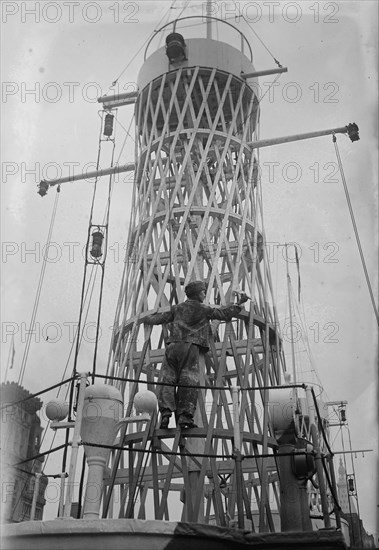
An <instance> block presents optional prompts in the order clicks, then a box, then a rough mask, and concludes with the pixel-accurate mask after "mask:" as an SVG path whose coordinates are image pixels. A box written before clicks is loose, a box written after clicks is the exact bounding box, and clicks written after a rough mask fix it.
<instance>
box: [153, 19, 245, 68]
mask: <svg viewBox="0 0 379 550" xmlns="http://www.w3.org/2000/svg"><path fill="white" fill-rule="evenodd" d="M194 19H197V20H198V21H197V22H195V23H194V24H189V25H182V22H183V21H186V22H188V21H189V20H194ZM208 21H211V22H212V21H217V22H219V23H221V24H223V25H226V26H227V27H229V28H231V29H232V30H233V31H235V32H236V33H237V34H238V35H239V41H240V44H241V53H242V54H244V53H245V47H247V52H248V55H247V57H248V59H249V60H250V61H251V63H252V62H253V52H252V49H251V46H250V44H249V41H248V40H247V38H246V36H245V35H244V34H243V32H241V31H240V30H239V29H238V28H237V27H235V26H234V25H232V24H231V23H229V22H228V21H224V20H223V19H219V18H218V17H211V16H210V15H189V16H187V17H180V18H179V19H175V20H174V21H169V22H168V23H166V24H165V25H163V26H162V27H160V28H159V29H157V30H156V31H154V34H153V36H152V37H151V38H150V40H149V42H148V43H147V46H146V49H145V55H144V61H146V59H147V57H148V51H149V48H150V46H151V44H152V43H153V42H154V40H155V39H157V38H158V40H159V41H160V40H161V39H162V36H161V35H162V34H163V33H167V34H170V33H172V32H179V30H180V29H186V28H187V29H188V28H191V27H195V26H196V27H199V29H201V28H202V27H203V23H204V22H208ZM207 39H208V40H210V38H208V37H207Z"/></svg>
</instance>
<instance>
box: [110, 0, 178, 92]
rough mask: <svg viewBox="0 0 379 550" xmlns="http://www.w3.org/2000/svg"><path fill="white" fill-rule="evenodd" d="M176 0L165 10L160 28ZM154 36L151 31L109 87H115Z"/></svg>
mask: <svg viewBox="0 0 379 550" xmlns="http://www.w3.org/2000/svg"><path fill="white" fill-rule="evenodd" d="M175 2H176V0H173V2H172V3H171V6H170V7H169V8H168V9H167V10H166V11H165V13H164V14H163V17H162V18H161V19H160V21H159V23H158V25H157V26H158V28H159V26H160V25H161V23H162V21H163V20H164V19H165V17H166V16H167V14H168V13H169V11H170V9H171V8H172V6H173V5H174V4H175ZM152 36H153V33H150V34H149V35H148V37H147V39H146V40H145V42H144V43H143V44H142V46H141V47H140V48H139V50H138V51H137V52H136V53H135V54H134V55H133V57H132V58H131V60H130V61H129V63H127V65H126V66H125V67H124V68H123V70H122V71H121V73H120V74H119V75H118V77H117V78H116V79H115V80H114V81H113V82H112V84H111V86H109V88H113V87H114V86H116V84H117V82H118V80H119V79H120V78H121V77H122V75H123V74H124V73H125V71H126V69H128V68H129V67H130V65H131V64H132V63H133V61H134V60H135V58H136V57H137V55H138V54H139V53H140V51H141V50H142V48H143V47H144V46H145V45H146V44H147V43H148V42H149V40H150V39H151V38H152Z"/></svg>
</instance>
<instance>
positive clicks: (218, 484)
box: [105, 39, 282, 531]
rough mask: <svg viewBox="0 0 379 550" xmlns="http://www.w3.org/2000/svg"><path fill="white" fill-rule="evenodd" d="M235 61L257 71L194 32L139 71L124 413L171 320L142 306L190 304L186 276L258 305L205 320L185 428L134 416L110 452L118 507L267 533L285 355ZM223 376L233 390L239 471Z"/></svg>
mask: <svg viewBox="0 0 379 550" xmlns="http://www.w3.org/2000/svg"><path fill="white" fill-rule="evenodd" d="M242 70H243V71H245V72H246V73H249V72H250V73H251V72H252V71H253V70H254V68H253V66H252V64H251V60H249V59H248V58H247V57H245V56H244V55H243V54H242V53H241V52H240V51H238V50H236V49H235V48H233V47H231V46H228V45H226V44H223V43H219V42H215V41H212V40H203V39H200V40H195V39H191V40H187V41H186V59H185V60H184V61H181V62H178V63H172V62H170V61H169V60H168V58H167V56H166V54H165V51H164V49H163V48H161V49H160V50H158V51H157V52H155V53H154V54H153V55H152V56H151V57H150V58H148V60H147V61H146V62H145V64H144V66H143V68H142V70H141V73H140V78H139V86H140V92H139V94H138V99H137V103H136V137H137V151H136V173H135V183H134V192H133V202H132V207H131V221H130V229H129V236H128V253H127V258H126V265H125V272H124V278H123V283H122V287H121V292H120V298H119V302H118V308H117V318H116V326H117V327H118V328H117V330H116V332H115V335H114V340H113V344H112V353H111V361H110V368H109V373H110V374H111V375H113V376H116V377H122V378H125V379H126V381H125V382H120V383H119V387H120V388H121V389H122V391H124V393H125V401H126V402H128V408H127V414H130V413H131V410H132V398H133V396H134V394H135V392H136V391H137V390H138V389H145V388H146V387H148V388H149V389H153V390H155V385H154V384H155V383H156V382H157V381H159V380H160V378H159V376H160V366H161V363H162V360H163V357H164V340H165V327H164V326H163V327H162V326H154V327H153V328H151V327H149V328H144V326H143V324H142V323H141V321H143V318H144V316H145V315H147V314H151V313H152V312H153V311H165V310H166V309H168V308H169V307H170V306H172V305H174V304H177V303H178V302H180V301H182V300H184V299H185V295H184V286H185V285H186V284H187V283H189V282H190V281H191V280H198V279H202V280H204V281H206V282H207V283H208V291H207V296H206V303H211V304H212V303H214V304H216V305H217V304H221V305H222V304H228V303H231V302H232V301H233V300H234V294H233V292H234V291H237V290H244V291H245V292H246V293H247V294H248V295H249V296H251V297H252V301H251V302H250V304H251V305H250V309H249V310H248V309H246V310H245V311H242V312H241V314H240V315H239V317H238V318H237V319H235V320H233V321H231V322H228V323H220V322H213V326H212V333H213V334H212V339H211V351H210V353H208V354H205V355H204V356H202V386H204V388H203V389H202V390H201V391H200V398H199V403H198V411H197V424H198V426H199V427H198V428H195V429H192V430H187V431H186V432H183V433H181V432H180V430H179V429H175V428H171V429H168V430H159V429H155V430H154V428H153V427H150V428H149V429H147V428H146V429H145V427H144V426H141V425H140V426H137V428H136V427H134V428H133V429H134V430H135V431H134V432H133V431H130V432H128V433H127V434H126V435H125V436H124V435H123V436H122V438H121V441H122V440H123V444H124V445H125V452H122V453H119V455H123V456H122V457H120V456H118V458H117V457H116V458H115V459H114V461H113V469H114V475H113V477H114V479H115V484H116V485H119V488H120V491H119V494H120V500H121V506H120V507H119V508H120V510H119V512H114V513H119V514H120V516H121V517H125V516H126V517H140V518H147V517H150V518H155V519H173V520H177V519H180V518H182V519H183V520H186V521H196V522H205V523H216V524H218V525H228V524H233V522H235V523H236V522H237V516H238V514H237V512H238V511H239V522H241V515H242V516H243V518H244V519H243V521H245V522H247V523H248V525H249V526H251V528H252V529H253V530H256V531H258V530H262V531H264V530H274V521H273V517H272V511H274V512H275V513H276V512H277V510H278V491H277V487H276V484H277V480H278V478H277V472H276V466H275V460H274V457H273V455H272V456H267V455H270V454H271V452H272V448H273V447H275V446H276V441H275V439H274V437H273V434H272V433H271V430H270V428H269V419H268V414H267V407H266V404H267V390H265V389H264V387H266V386H267V385H277V384H279V383H280V381H281V374H280V372H281V370H282V366H281V363H282V353H281V346H280V340H279V337H278V335H277V332H276V319H275V313H274V307H273V301H272V297H271V281H270V274H269V265H268V262H267V261H266V254H265V250H264V246H263V233H262V229H260V226H261V225H262V224H261V220H262V216H261V206H262V205H261V195H260V192H259V185H260V182H259V178H258V160H257V158H256V156H255V154H254V151H253V150H252V149H251V147H249V146H248V145H247V143H248V142H251V141H253V140H254V139H256V126H257V120H258V117H259V102H258V98H257V97H256V95H255V93H254V91H253V89H252V87H250V86H249V85H248V84H247V83H246V81H245V80H244V79H243V78H242V77H241V71H242ZM131 380H132V381H131ZM133 381H135V382H133ZM142 381H144V382H146V381H147V382H148V386H146V384H143V385H142V384H141V382H142ZM231 386H239V387H240V388H241V394H240V416H239V418H240V428H241V440H242V443H241V452H242V455H244V456H245V457H247V458H244V460H243V461H242V462H241V468H240V466H238V467H237V466H236V460H235V459H236V454H235V449H234V447H233V445H234V435H233V424H234V422H233V417H232V410H231V401H232V400H231V393H230V387H231ZM131 429H132V428H131ZM147 433H148V434H149V435H148V436H147V435H146V434H147ZM144 449H145V450H146V451H148V452H146V454H145V455H144V459H143V460H141V458H140V454H141V451H142V450H144ZM261 455H264V457H261ZM116 470H117V471H116ZM241 470H242V473H238V472H241ZM238 477H239V479H238ZM137 479H138V481H137V482H136V480H137ZM131 480H133V483H131ZM108 484H112V482H111V478H110V479H109V480H108ZM114 491H116V489H114ZM108 500H109V499H108ZM114 500H116V499H114ZM132 501H133V505H131V504H130V505H128V504H127V503H128V502H132ZM108 508H109V507H108V506H106V510H105V514H106V513H108ZM241 511H242V512H241Z"/></svg>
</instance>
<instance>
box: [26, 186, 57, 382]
mask: <svg viewBox="0 0 379 550" xmlns="http://www.w3.org/2000/svg"><path fill="white" fill-rule="evenodd" d="M59 196H60V186H59V185H58V187H57V193H56V195H55V200H54V206H53V212H52V215H51V220H50V227H49V231H48V236H47V242H46V246H45V249H46V252H45V254H43V261H42V267H41V273H40V277H39V281H38V286H37V293H36V297H35V300H34V305H33V311H32V317H31V319H30V329H29V330H28V336H27V339H26V345H25V349H24V354H23V357H22V361H21V368H20V374H19V377H18V384H20V385H22V381H23V378H24V374H25V368H26V363H27V360H28V355H29V348H30V344H31V341H32V335H33V327H34V323H35V319H36V315H37V310H38V306H39V300H40V297H41V290H42V284H43V280H44V277H45V271H46V264H47V258H48V254H49V246H50V242H51V236H52V234H53V228H54V222H55V217H56V213H57V208H58V201H59Z"/></svg>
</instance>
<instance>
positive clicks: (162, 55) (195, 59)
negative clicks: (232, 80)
mask: <svg viewBox="0 0 379 550" xmlns="http://www.w3.org/2000/svg"><path fill="white" fill-rule="evenodd" d="M188 19H191V20H192V19H200V20H202V19H203V18H202V17H198V16H191V17H184V18H182V19H178V20H177V21H174V22H170V23H168V24H166V25H164V26H163V27H161V28H160V29H159V30H157V31H156V33H155V35H154V36H153V37H152V39H151V40H150V42H149V43H148V45H147V47H146V52H145V62H144V64H143V65H142V67H141V69H140V72H139V74H138V78H137V83H138V88H139V90H143V89H144V88H145V86H147V84H149V83H150V82H151V81H152V80H154V79H156V78H158V77H160V76H161V75H163V74H165V73H169V72H171V71H175V70H177V69H179V68H192V67H202V68H206V69H217V70H218V71H222V72H224V73H229V74H233V75H234V76H236V77H237V78H242V75H243V74H245V73H246V74H249V73H254V72H255V69H254V66H253V64H252V59H253V54H252V51H251V47H250V44H249V43H248V41H247V39H246V37H245V36H244V35H243V34H242V33H241V32H240V31H239V30H238V29H236V28H235V27H234V26H233V25H231V24H230V23H228V22H226V21H221V20H219V19H216V18H215V17H213V18H212V19H214V20H216V21H220V22H221V23H223V24H225V25H227V26H228V27H231V29H232V30H233V31H236V32H237V33H238V35H239V38H240V45H239V47H238V48H237V47H236V45H231V44H229V43H227V42H221V41H218V40H213V39H210V38H205V37H204V38H202V37H187V33H186V34H185V36H184V37H183V38H184V41H183V44H184V45H185V55H183V56H182V58H181V59H178V60H171V59H169V58H168V55H167V49H166V47H165V46H161V47H160V48H159V49H157V50H156V51H155V52H153V53H152V54H151V55H149V56H148V57H147V56H146V55H147V52H148V49H149V47H150V45H151V43H152V41H153V40H154V38H155V37H157V36H158V35H159V34H161V33H162V32H163V33H165V32H166V33H167V36H170V35H171V36H180V35H179V34H178V31H180V30H181V29H178V23H179V22H182V21H185V20H188ZM185 28H186V27H185ZM225 35H227V33H225ZM160 38H162V36H160ZM226 38H228V36H226ZM246 44H247V48H246ZM245 51H246V53H247V55H246V54H245V53H244V52H245ZM252 80H253V79H252Z"/></svg>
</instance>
